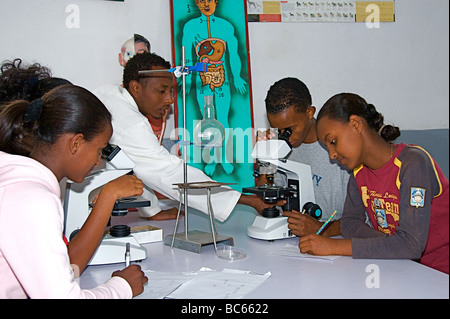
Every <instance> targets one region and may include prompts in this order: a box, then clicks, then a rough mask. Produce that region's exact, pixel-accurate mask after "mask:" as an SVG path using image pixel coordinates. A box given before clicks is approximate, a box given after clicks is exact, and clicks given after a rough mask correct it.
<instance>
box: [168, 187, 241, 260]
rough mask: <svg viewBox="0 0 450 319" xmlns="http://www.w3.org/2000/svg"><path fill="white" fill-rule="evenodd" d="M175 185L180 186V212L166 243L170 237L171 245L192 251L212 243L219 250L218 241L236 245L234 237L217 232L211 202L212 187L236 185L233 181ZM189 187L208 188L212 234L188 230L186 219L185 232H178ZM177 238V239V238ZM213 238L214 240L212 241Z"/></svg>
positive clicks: (198, 250)
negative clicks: (185, 194) (184, 194)
mask: <svg viewBox="0 0 450 319" xmlns="http://www.w3.org/2000/svg"><path fill="white" fill-rule="evenodd" d="M173 185H175V186H178V188H179V191H180V205H179V206H178V213H177V220H176V222H175V228H174V232H173V234H172V235H168V236H166V239H165V243H166V245H167V244H168V241H169V239H171V240H170V247H171V248H173V247H174V246H175V247H177V248H181V249H185V250H189V251H192V252H198V253H199V252H200V250H201V247H202V246H203V245H207V244H210V243H213V244H214V249H215V250H217V243H218V242H226V244H228V245H234V241H233V238H232V237H226V236H221V235H219V234H218V233H217V227H216V222H215V217H214V211H213V208H212V204H211V188H213V187H221V186H224V185H234V184H233V183H219V182H215V181H210V182H209V181H208V182H194V183H178V184H173ZM188 189H206V192H207V204H208V215H209V221H210V224H211V234H210V233H205V232H201V231H191V232H188V231H187V224H186V220H185V228H186V229H185V232H184V233H181V234H176V232H177V229H178V222H179V218H180V212H181V206H182V205H181V203H182V202H183V199H182V193H183V192H184V191H185V190H188ZM175 239H176V240H175ZM211 239H212V241H211Z"/></svg>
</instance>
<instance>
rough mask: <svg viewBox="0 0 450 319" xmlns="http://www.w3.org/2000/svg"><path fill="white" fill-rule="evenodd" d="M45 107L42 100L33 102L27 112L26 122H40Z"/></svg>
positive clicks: (25, 115)
mask: <svg viewBox="0 0 450 319" xmlns="http://www.w3.org/2000/svg"><path fill="white" fill-rule="evenodd" d="M43 107H44V101H42V99H36V100H33V101H32V102H31V103H30V105H29V106H28V108H27V109H26V111H25V114H24V116H23V117H24V119H25V121H26V122H34V121H37V120H39V118H40V117H41V113H42V108H43Z"/></svg>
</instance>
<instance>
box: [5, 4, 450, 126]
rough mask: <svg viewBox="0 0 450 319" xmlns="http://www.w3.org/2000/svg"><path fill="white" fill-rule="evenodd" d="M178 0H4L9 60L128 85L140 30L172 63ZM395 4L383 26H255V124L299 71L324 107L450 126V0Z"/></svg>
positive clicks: (91, 81) (91, 83) (78, 78)
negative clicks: (362, 101)
mask: <svg viewBox="0 0 450 319" xmlns="http://www.w3.org/2000/svg"><path fill="white" fill-rule="evenodd" d="M222 1H230V0H222ZM233 1H236V0H233ZM169 3H170V0H125V2H113V1H104V0H72V1H70V0H1V1H0V30H1V31H0V32H1V41H0V61H3V60H7V59H8V60H10V59H14V58H16V57H21V58H22V59H24V60H25V61H28V62H34V61H36V62H40V63H42V64H44V65H46V66H49V67H50V68H51V69H52V70H53V73H54V75H55V76H59V77H65V78H67V79H69V80H70V81H72V82H73V83H75V84H78V85H81V86H84V87H86V88H88V89H94V88H96V87H97V86H99V85H102V84H104V83H110V82H113V83H120V82H121V78H122V69H121V67H120V66H119V64H118V62H117V54H118V51H119V48H120V45H121V44H122V43H123V42H124V41H125V40H126V39H128V38H129V37H131V36H132V35H133V33H140V34H142V35H144V36H145V37H147V38H148V39H149V40H150V42H151V43H152V51H154V52H157V53H158V54H159V55H161V56H163V57H164V58H166V59H167V60H171V31H170V28H171V26H170V5H169ZM395 3H396V22H395V23H385V24H381V28H380V29H368V28H366V26H365V24H364V23H358V24H356V23H343V24H339V23H322V24H318V23H292V24H285V23H250V24H249V37H250V56H251V61H250V62H251V68H252V84H253V86H252V87H253V101H254V110H255V127H257V128H261V127H267V125H268V124H267V123H266V118H265V108H264V99H265V96H266V92H267V90H268V88H269V87H270V85H272V84H273V83H274V82H275V81H277V80H279V79H281V78H283V77H286V76H295V77H298V78H300V79H301V80H303V81H304V82H305V83H306V84H307V85H308V87H309V88H310V90H311V93H312V95H313V102H314V104H315V105H316V106H317V107H318V108H320V107H321V106H322V105H323V103H324V102H325V101H326V100H327V99H328V98H329V97H331V96H332V95H334V94H336V93H340V92H343V91H347V92H354V93H358V94H360V95H362V96H363V97H365V98H366V99H367V100H368V101H369V102H371V103H373V104H374V105H375V106H376V107H377V108H378V109H379V111H381V112H382V113H383V114H384V115H385V119H386V122H389V123H393V124H396V125H398V126H400V128H401V129H430V128H447V129H448V128H449V89H448V87H449V18H448V12H449V1H447V0H427V1H424V0H396V2H395ZM69 4H76V5H78V7H79V9H80V28H73V29H69V28H67V26H66V19H67V17H68V16H69V13H66V8H67V6H68V5H69ZM171 124H172V125H173V119H172V121H171ZM170 128H171V127H170V126H169V129H170Z"/></svg>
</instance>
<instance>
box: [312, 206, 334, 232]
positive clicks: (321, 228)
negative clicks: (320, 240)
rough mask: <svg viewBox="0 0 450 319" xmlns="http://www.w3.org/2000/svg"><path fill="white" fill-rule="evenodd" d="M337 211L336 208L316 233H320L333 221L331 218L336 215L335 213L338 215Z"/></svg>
mask: <svg viewBox="0 0 450 319" xmlns="http://www.w3.org/2000/svg"><path fill="white" fill-rule="evenodd" d="M336 213H337V211H336V210H335V211H334V212H333V214H331V216H330V217H329V218H328V219H327V221H326V222H325V223H323V225H322V227H320V228H319V230H318V231H317V233H316V235H319V234H320V233H321V232H322V230H323V229H324V228H325V227H326V226H327V225H328V223H329V222H330V221H331V219H332V218H333V217H334V215H336Z"/></svg>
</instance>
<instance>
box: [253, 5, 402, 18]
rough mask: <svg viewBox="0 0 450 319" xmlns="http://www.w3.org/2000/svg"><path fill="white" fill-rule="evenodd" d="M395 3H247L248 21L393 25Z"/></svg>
mask: <svg viewBox="0 0 450 319" xmlns="http://www.w3.org/2000/svg"><path fill="white" fill-rule="evenodd" d="M394 2H395V1H394V0H382V1H368V0H363V1H356V0H321V1H298V0H276V1H266V0H247V10H248V21H249V22H366V21H367V17H368V16H369V17H370V18H371V19H372V16H376V19H377V20H378V22H394V21H395V13H394Z"/></svg>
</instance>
